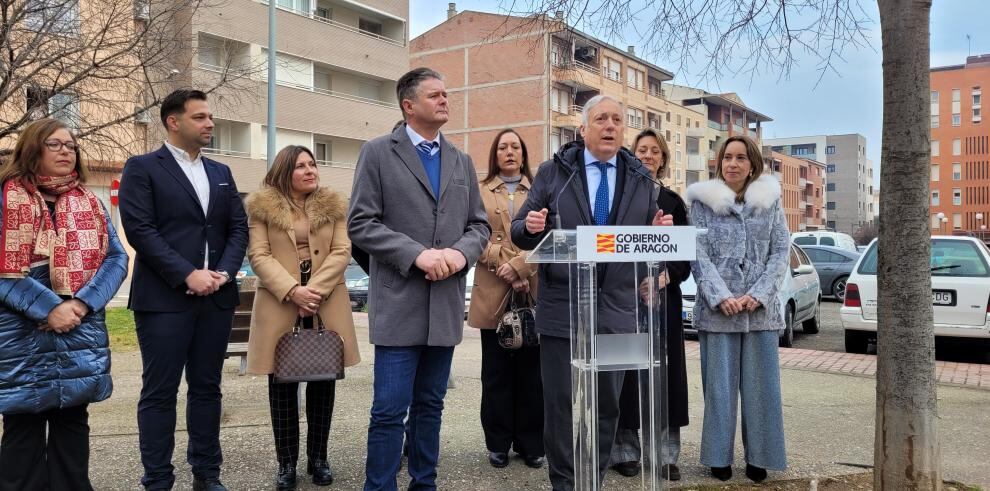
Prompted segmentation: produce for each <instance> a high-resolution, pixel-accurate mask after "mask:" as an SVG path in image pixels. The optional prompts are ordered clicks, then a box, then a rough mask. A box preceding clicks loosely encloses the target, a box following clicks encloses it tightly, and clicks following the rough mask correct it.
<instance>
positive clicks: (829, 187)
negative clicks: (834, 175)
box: [825, 182, 835, 191]
mask: <svg viewBox="0 0 990 491" xmlns="http://www.w3.org/2000/svg"><path fill="white" fill-rule="evenodd" d="M825 190H826V191H835V183H834V182H830V183H828V184H826V185H825Z"/></svg>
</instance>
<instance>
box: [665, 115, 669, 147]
mask: <svg viewBox="0 0 990 491" xmlns="http://www.w3.org/2000/svg"><path fill="white" fill-rule="evenodd" d="M667 115H668V116H670V113H667ZM664 139H665V140H667V141H670V130H667V135H666V138H664Z"/></svg>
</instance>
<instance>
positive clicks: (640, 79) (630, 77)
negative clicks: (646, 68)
mask: <svg viewBox="0 0 990 491" xmlns="http://www.w3.org/2000/svg"><path fill="white" fill-rule="evenodd" d="M645 80H646V74H645V73H643V72H642V71H640V70H637V69H635V68H633V67H627V68H626V85H628V86H629V87H632V88H634V89H636V90H643V88H644V87H646V84H645V83H644V81H645Z"/></svg>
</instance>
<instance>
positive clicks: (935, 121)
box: [932, 114, 938, 128]
mask: <svg viewBox="0 0 990 491" xmlns="http://www.w3.org/2000/svg"><path fill="white" fill-rule="evenodd" d="M932 128H938V114H932Z"/></svg>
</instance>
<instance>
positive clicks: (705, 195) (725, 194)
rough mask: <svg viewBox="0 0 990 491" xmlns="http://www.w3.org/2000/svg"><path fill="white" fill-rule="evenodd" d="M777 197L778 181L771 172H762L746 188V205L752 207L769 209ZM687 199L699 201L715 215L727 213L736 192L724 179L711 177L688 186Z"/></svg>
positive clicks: (778, 196) (691, 201) (778, 191)
mask: <svg viewBox="0 0 990 491" xmlns="http://www.w3.org/2000/svg"><path fill="white" fill-rule="evenodd" d="M779 199H780V181H779V180H778V179H777V177H776V176H774V175H772V174H763V175H762V176H760V177H759V178H757V179H756V180H755V181H753V182H751V183H750V184H749V187H748V188H747V189H746V205H747V206H749V207H752V208H756V209H761V210H769V209H770V207H771V206H773V204H774V203H776V202H777V201H778V200H779ZM687 201H688V203H689V204H692V203H694V202H695V201H700V202H702V203H704V204H705V205H707V206H708V207H709V208H711V209H712V211H714V212H715V214H716V215H728V214H729V213H730V212H731V211H732V205H733V204H735V202H736V193H735V192H734V191H733V190H732V189H729V186H727V185H726V184H725V181H723V180H721V179H711V180H708V181H702V182H696V183H694V184H692V185H690V186H688V189H687Z"/></svg>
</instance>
